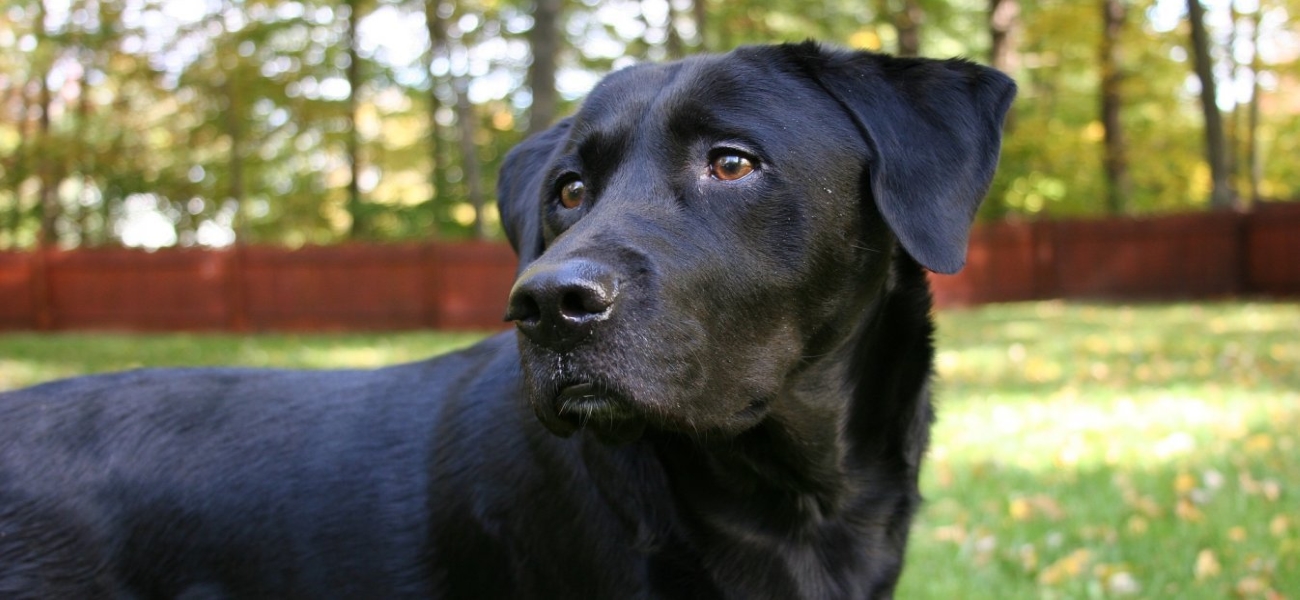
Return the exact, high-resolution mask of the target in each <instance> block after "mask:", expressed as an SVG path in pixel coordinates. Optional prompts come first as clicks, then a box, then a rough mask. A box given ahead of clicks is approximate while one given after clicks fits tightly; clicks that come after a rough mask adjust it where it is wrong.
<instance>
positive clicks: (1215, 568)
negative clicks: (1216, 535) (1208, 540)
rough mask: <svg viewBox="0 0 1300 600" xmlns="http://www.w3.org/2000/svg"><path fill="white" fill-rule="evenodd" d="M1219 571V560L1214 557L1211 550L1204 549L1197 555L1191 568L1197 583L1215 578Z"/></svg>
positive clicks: (1220, 567) (1220, 569)
mask: <svg viewBox="0 0 1300 600" xmlns="http://www.w3.org/2000/svg"><path fill="white" fill-rule="evenodd" d="M1221 571H1223V567H1222V566H1220V565H1219V558H1218V557H1217V556H1215V555H1214V551H1213V550H1210V549H1209V548H1206V549H1204V550H1201V551H1200V552H1199V553H1197V555H1196V566H1195V567H1194V568H1193V573H1194V574H1195V575H1196V580H1197V581H1204V580H1206V579H1209V578H1211V577H1217V576H1218V575H1219V573H1220V572H1221Z"/></svg>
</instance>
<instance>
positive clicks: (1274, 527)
mask: <svg viewBox="0 0 1300 600" xmlns="http://www.w3.org/2000/svg"><path fill="white" fill-rule="evenodd" d="M1290 527H1291V520H1290V519H1288V518H1287V516H1286V515H1278V516H1276V517H1273V520H1271V521H1269V522H1268V532H1269V533H1271V534H1273V535H1274V536H1276V537H1282V536H1284V535H1286V530H1287V529H1289V528H1290Z"/></svg>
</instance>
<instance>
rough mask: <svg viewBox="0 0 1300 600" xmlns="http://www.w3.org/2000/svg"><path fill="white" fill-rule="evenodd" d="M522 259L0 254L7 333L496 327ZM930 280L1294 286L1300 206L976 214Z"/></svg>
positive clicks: (439, 254)
mask: <svg viewBox="0 0 1300 600" xmlns="http://www.w3.org/2000/svg"><path fill="white" fill-rule="evenodd" d="M515 264H516V263H515V258H514V255H513V254H512V253H511V251H510V248H509V247H508V246H506V245H504V244H491V243H457V244H450V243H448V244H442V243H438V244H419V245H398V246H354V245H348V246H337V247H315V248H303V249H300V250H286V249H279V248H263V247H246V248H238V249H228V250H196V249H182V250H163V251H158V252H143V251H138V250H124V249H82V250H67V251H63V250H47V251H43V252H25V253H0V329H43V330H54V329H130V330H177V329H179V330H235V331H243V330H320V329H324V330H342V329H413V328H441V329H495V328H500V327H503V326H504V325H505V324H504V323H502V321H501V316H502V313H503V312H504V309H505V298H506V293H507V291H508V290H509V289H510V284H511V281H512V280H513V279H514V272H515ZM932 281H933V282H934V287H935V299H936V301H937V302H938V304H939V305H940V306H954V305H969V304H980V303H986V302H1000V301H1012V300H1033V299H1044V298H1095V299H1111V300H1130V299H1134V300H1162V299H1179V298H1218V297H1231V296H1243V295H1264V296H1300V203H1290V204H1276V205H1266V206H1262V207H1259V208H1258V209H1257V210H1256V211H1255V212H1253V213H1250V214H1236V213H1207V214H1194V215H1180V216H1172V217H1161V218H1153V219H1106V220H1095V221H1063V222H1051V221H1034V222H1022V223H996V224H989V225H981V226H978V227H976V228H975V230H974V232H973V233H972V238H971V248H970V255H969V259H968V263H967V266H966V269H965V270H963V271H962V272H961V273H960V274H958V275H955V276H934V277H933V278H932Z"/></svg>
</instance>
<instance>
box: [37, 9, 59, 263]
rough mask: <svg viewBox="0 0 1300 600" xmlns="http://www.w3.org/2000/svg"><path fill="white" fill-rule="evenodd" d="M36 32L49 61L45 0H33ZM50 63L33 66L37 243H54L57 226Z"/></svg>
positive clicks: (56, 188) (57, 203)
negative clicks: (37, 104)
mask: <svg viewBox="0 0 1300 600" xmlns="http://www.w3.org/2000/svg"><path fill="white" fill-rule="evenodd" d="M36 7H37V9H36V10H37V13H36V14H37V17H36V32H37V40H38V41H37V46H38V47H40V51H39V56H41V57H50V60H49V61H48V62H53V59H52V55H51V50H49V47H50V44H52V43H53V41H52V40H50V38H49V35H48V33H49V32H47V31H46V30H45V22H46V15H47V12H48V11H47V9H46V6H45V0H41V1H40V2H37V3H36ZM50 69H52V66H51V65H49V64H43V65H41V66H39V67H37V69H36V71H37V73H38V74H39V75H38V77H39V81H37V85H38V93H39V95H40V99H39V102H40V109H41V112H40V115H39V118H38V119H37V138H36V139H37V142H36V151H37V156H38V157H39V159H38V161H37V163H38V165H39V166H38V167H37V178H38V183H39V188H38V197H39V198H40V215H41V221H40V229H38V230H37V234H36V236H37V237H36V244H37V246H40V247H45V246H52V245H54V244H55V243H57V242H58V241H59V240H58V236H59V234H58V230H57V229H56V225H57V223H58V219H59V194H58V181H57V179H56V176H55V169H54V166H55V164H56V161H55V159H54V157H53V156H52V153H53V140H51V139H50V130H51V122H50V107H51V105H53V104H54V98H53V93H52V92H51V91H50V85H49V77H47V75H48V73H49V71H50Z"/></svg>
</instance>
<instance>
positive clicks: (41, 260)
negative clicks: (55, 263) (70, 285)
mask: <svg viewBox="0 0 1300 600" xmlns="http://www.w3.org/2000/svg"><path fill="white" fill-rule="evenodd" d="M49 251H50V249H49V246H47V245H45V244H38V245H37V246H36V250H35V251H34V252H33V253H32V275H31V286H32V290H31V294H32V308H33V309H34V313H35V315H34V316H35V317H36V319H35V320H36V322H35V323H34V325H35V326H36V329H37V330H39V331H51V330H53V329H54V306H53V294H52V293H51V290H50V266H49V263H50V257H49Z"/></svg>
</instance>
